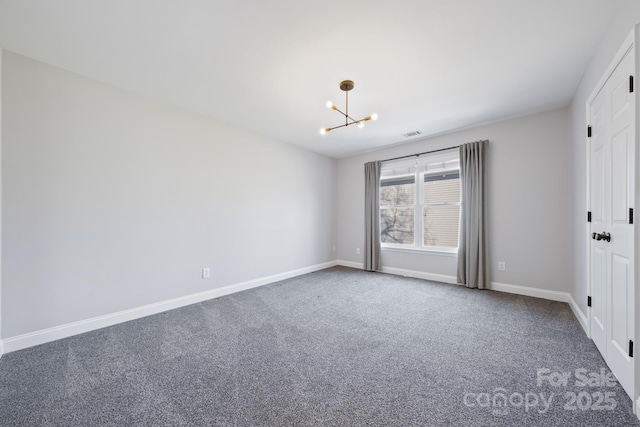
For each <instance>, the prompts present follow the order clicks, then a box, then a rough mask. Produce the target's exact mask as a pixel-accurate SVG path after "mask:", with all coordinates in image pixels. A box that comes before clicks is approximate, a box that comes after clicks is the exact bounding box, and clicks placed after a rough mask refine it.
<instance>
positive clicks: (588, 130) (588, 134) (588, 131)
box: [587, 126, 591, 138]
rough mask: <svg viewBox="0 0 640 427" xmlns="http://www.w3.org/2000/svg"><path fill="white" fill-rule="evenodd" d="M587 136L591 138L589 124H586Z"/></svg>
mask: <svg viewBox="0 0 640 427" xmlns="http://www.w3.org/2000/svg"><path fill="white" fill-rule="evenodd" d="M587 138H591V126H587Z"/></svg>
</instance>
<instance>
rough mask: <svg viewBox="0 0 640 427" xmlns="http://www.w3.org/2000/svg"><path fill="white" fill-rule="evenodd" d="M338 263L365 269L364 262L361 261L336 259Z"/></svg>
mask: <svg viewBox="0 0 640 427" xmlns="http://www.w3.org/2000/svg"><path fill="white" fill-rule="evenodd" d="M336 265H341V266H343V267H351V268H357V269H358V270H363V269H364V264H363V263H361V262H353V261H344V260H341V259H339V260H338V261H336Z"/></svg>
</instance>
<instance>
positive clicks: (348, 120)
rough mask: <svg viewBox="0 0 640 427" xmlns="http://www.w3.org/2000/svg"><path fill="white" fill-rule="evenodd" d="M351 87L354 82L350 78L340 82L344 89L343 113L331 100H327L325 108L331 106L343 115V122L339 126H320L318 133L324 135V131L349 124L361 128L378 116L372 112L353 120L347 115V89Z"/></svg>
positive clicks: (341, 87)
mask: <svg viewBox="0 0 640 427" xmlns="http://www.w3.org/2000/svg"><path fill="white" fill-rule="evenodd" d="M353 87H354V84H353V81H352V80H343V81H341V82H340V89H341V90H343V91H344V95H345V104H346V108H345V110H346V112H344V113H343V112H342V111H340V110H339V109H338V107H336V106H335V105H333V102H331V101H327V108H331V109H332V110H335V111H337V112H338V113H340V114H342V115H343V116H344V124H343V125H340V126H334V127H332V128H322V129H320V133H321V134H322V135H324V134H325V133H327V132H329V131H331V130H334V129H338V128H343V127H346V126H349V125H358V127H359V128H362V127H364V122H367V121H369V120H376V119H377V118H378V115H377V114H376V113H373V114H372V115H370V116H366V117H365V118H363V119H360V120H355V119H353V118H352V117H351V116H349V91H350V90H351V89H353Z"/></svg>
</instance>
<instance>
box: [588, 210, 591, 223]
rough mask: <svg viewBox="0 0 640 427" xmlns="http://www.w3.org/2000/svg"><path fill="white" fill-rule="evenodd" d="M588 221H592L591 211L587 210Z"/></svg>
mask: <svg viewBox="0 0 640 427" xmlns="http://www.w3.org/2000/svg"><path fill="white" fill-rule="evenodd" d="M587 222H591V211H589V212H587Z"/></svg>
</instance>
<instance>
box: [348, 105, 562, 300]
mask: <svg viewBox="0 0 640 427" xmlns="http://www.w3.org/2000/svg"><path fill="white" fill-rule="evenodd" d="M568 137H569V135H568V110H567V109H566V108H565V109H559V110H553V111H549V112H545V113H541V114H536V115H531V116H527V117H522V118H518V119H512V120H507V121H503V122H500V123H494V124H490V125H486V126H481V127H477V128H473V129H467V130H462V131H459V132H455V133H450V134H447V135H442V136H438V137H435V138H430V139H423V140H420V141H415V142H412V143H408V144H403V145H399V146H396V147H392V148H388V149H384V150H379V151H373V152H369V153H366V154H362V155H357V156H354V157H349V158H345V159H342V160H340V161H339V162H338V208H339V212H340V216H339V218H338V247H339V251H338V258H339V259H341V260H345V261H348V262H357V263H362V262H363V259H362V255H356V254H355V248H362V247H363V244H364V243H363V242H364V222H363V218H364V163H365V162H367V161H371V160H383V159H387V158H392V157H396V156H402V155H407V154H414V153H418V152H422V151H428V150H432V149H438V148H444V147H451V146H456V145H459V144H462V143H466V142H471V141H476V140H481V139H488V140H489V141H490V142H489V152H488V162H489V165H488V168H489V173H488V186H489V229H490V231H489V232H490V236H491V238H490V245H489V250H490V258H491V276H492V281H493V282H498V283H504V284H511V285H518V286H527V287H532V288H538V289H545V290H552V291H560V292H566V291H568V290H569V271H570V267H569V262H570V256H569V248H570V227H569V215H568V213H569V210H570V209H569V194H568V176H567V165H568V162H569V161H568V158H567V157H568V151H569V150H568V148H567V147H568ZM498 261H504V262H506V266H507V269H506V271H505V272H500V271H498V270H497V263H498ZM456 262H457V260H456V258H455V257H443V256H441V255H431V254H413V253H403V252H388V251H387V252H385V251H383V255H382V264H383V266H385V267H393V268H402V269H407V270H413V271H418V272H425V273H432V274H439V275H445V276H455V275H456Z"/></svg>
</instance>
